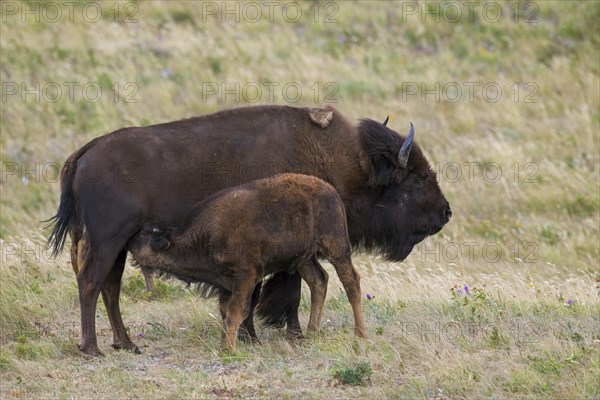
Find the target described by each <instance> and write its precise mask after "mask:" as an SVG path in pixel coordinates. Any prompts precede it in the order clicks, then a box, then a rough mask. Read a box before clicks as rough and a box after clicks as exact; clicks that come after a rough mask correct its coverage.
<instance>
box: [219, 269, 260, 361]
mask: <svg viewBox="0 0 600 400" xmlns="http://www.w3.org/2000/svg"><path fill="white" fill-rule="evenodd" d="M256 283H257V280H256V279H255V278H254V276H248V275H246V276H245V277H243V278H242V277H240V278H237V279H234V282H233V290H232V292H231V297H230V299H229V302H228V304H227V312H226V316H225V319H224V320H223V331H224V337H223V347H224V348H225V349H227V350H233V349H235V344H236V336H237V332H238V329H239V328H240V325H241V324H242V320H244V319H245V318H246V317H247V315H248V311H249V310H250V302H251V297H252V292H253V290H254V287H255V286H256Z"/></svg>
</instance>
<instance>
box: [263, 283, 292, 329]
mask: <svg viewBox="0 0 600 400" xmlns="http://www.w3.org/2000/svg"><path fill="white" fill-rule="evenodd" d="M301 285H302V279H301V277H300V274H299V273H297V272H296V273H295V274H293V275H290V274H288V273H287V272H278V273H276V274H273V275H271V276H270V277H269V278H268V280H267V281H266V282H265V283H263V286H262V290H261V294H260V300H259V301H258V307H257V309H256V312H257V313H258V316H259V317H260V319H261V320H262V322H263V323H264V324H265V325H266V326H271V327H276V328H283V327H284V326H285V323H286V322H287V321H288V320H289V319H290V318H291V317H292V316H293V315H294V314H295V313H297V312H298V305H299V303H300V291H301Z"/></svg>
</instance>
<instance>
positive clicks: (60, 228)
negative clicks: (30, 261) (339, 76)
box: [43, 139, 97, 257]
mask: <svg viewBox="0 0 600 400" xmlns="http://www.w3.org/2000/svg"><path fill="white" fill-rule="evenodd" d="M96 140H97V139H94V140H92V141H91V142H89V143H88V144H86V145H85V146H83V147H82V148H81V149H79V150H78V151H76V152H75V153H73V154H71V156H70V157H69V158H67V161H65V165H64V166H63V168H62V170H61V172H60V186H61V193H60V204H59V206H58V211H57V212H56V214H55V215H54V216H53V217H52V218H50V219H47V220H46V221H43V222H49V224H48V225H47V226H46V227H45V229H47V228H50V227H52V231H51V232H50V236H48V241H47V242H46V248H51V249H52V256H53V257H56V256H58V255H59V254H60V253H61V252H62V249H63V247H64V245H65V240H66V238H67V232H68V231H69V228H70V227H71V226H73V224H74V223H75V222H76V219H77V215H78V211H77V200H76V199H75V195H74V194H73V179H74V178H75V172H76V170H77V160H79V158H81V156H83V155H84V154H85V152H87V151H88V150H89V149H90V148H91V147H93V146H94V144H95V142H96Z"/></svg>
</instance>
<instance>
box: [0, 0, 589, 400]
mask: <svg viewBox="0 0 600 400" xmlns="http://www.w3.org/2000/svg"><path fill="white" fill-rule="evenodd" d="M217 3H219V4H220V2H217ZM14 4H16V5H17V6H18V7H24V5H23V3H19V2H17V3H14ZM99 4H100V5H101V7H102V8H103V9H102V10H103V14H102V18H101V19H100V20H99V21H97V22H94V23H91V22H86V21H85V19H83V18H82V17H81V7H80V6H75V14H74V20H73V21H72V22H71V21H69V20H68V13H67V9H63V18H62V20H61V21H60V22H57V23H49V22H44V21H43V20H42V22H41V23H39V24H36V23H35V22H34V17H33V16H28V17H27V19H26V22H24V23H23V22H22V21H21V15H20V14H16V15H8V14H7V15H4V14H3V15H2V16H1V18H0V20H1V21H2V22H0V38H1V42H0V50H1V62H2V65H1V68H0V78H1V80H2V83H3V87H2V95H3V96H4V95H6V98H5V99H4V98H3V99H2V102H1V103H0V106H1V115H0V117H1V118H0V132H1V135H0V149H1V150H0V155H1V158H2V171H1V172H2V176H1V178H2V180H1V181H0V191H1V198H0V245H1V249H0V250H1V254H0V255H1V257H2V258H1V264H0V328H1V331H0V345H1V346H0V397H2V398H42V397H44V398H49V397H52V398H71V397H74V398H88V397H93V398H133V397H137V398H198V397H200V398H206V397H211V398H212V397H224V398H241V397H243V398H247V397H264V398H273V397H282V398H289V399H295V398H398V397H400V398H453V399H454V398H531V399H534V398H535V399H538V398H597V397H598V396H600V388H599V386H598V383H597V382H598V379H597V378H598V376H600V363H599V362H598V360H599V359H600V326H599V325H598V315H600V302H599V298H598V290H599V286H598V285H599V283H598V280H599V279H600V272H599V271H598V266H599V265H600V248H599V245H598V242H599V241H598V238H599V228H598V227H599V225H600V223H599V222H600V220H599V217H600V212H599V208H600V192H599V187H598V183H599V182H600V169H599V168H598V166H599V165H600V154H599V145H600V141H599V124H600V122H599V121H600V120H599V113H598V110H599V109H600V98H599V94H598V87H599V86H600V79H599V74H600V65H599V62H598V59H599V50H598V48H599V47H598V46H599V45H600V32H599V29H598V24H597V20H598V18H599V16H600V3H598V2H596V1H587V2H560V1H552V2H541V1H540V2H535V5H536V6H537V7H538V9H537V12H536V17H537V20H538V22H537V23H524V22H523V21H522V18H523V17H524V15H525V14H523V12H524V11H527V10H524V9H523V8H521V14H519V15H520V18H521V19H520V20H519V22H514V21H513V19H512V17H510V16H511V14H510V12H511V10H510V9H509V7H511V6H514V2H509V3H504V2H499V4H502V7H503V15H504V16H505V17H503V18H501V19H500V21H498V22H496V23H491V22H489V21H486V19H485V18H484V17H483V15H482V12H481V11H482V5H479V6H478V7H477V8H476V9H475V10H476V11H475V15H474V21H473V22H470V21H469V20H468V18H467V15H468V14H466V13H467V12H468V10H467V9H466V8H465V9H463V18H461V19H460V21H458V22H457V23H448V22H445V21H444V18H443V17H444V14H443V12H441V11H439V10H438V11H436V9H435V7H436V4H439V5H440V6H443V5H444V4H450V3H438V2H425V3H423V4H424V5H423V8H424V9H425V8H429V9H430V11H431V14H428V15H427V21H425V22H423V21H421V17H422V15H421V14H416V15H405V14H403V12H402V3H397V2H377V3H374V2H339V3H337V4H336V5H334V4H333V3H330V2H319V4H318V6H319V7H320V13H319V15H318V18H317V22H315V16H314V11H311V9H310V8H309V7H311V6H312V5H313V3H311V2H299V4H300V6H301V7H302V9H303V16H304V17H303V18H301V19H300V20H299V21H298V22H296V23H290V22H288V21H286V20H285V19H284V18H283V16H282V14H281V12H280V11H276V12H275V15H274V18H273V21H272V22H270V21H268V19H266V18H263V19H262V20H260V21H258V22H256V23H248V22H243V20H242V22H240V23H235V22H232V20H229V21H226V22H225V23H223V22H222V21H221V14H220V13H216V14H215V15H207V14H206V10H205V9H203V5H202V3H200V2H186V3H182V4H177V3H173V2H169V3H164V2H163V3H161V4H158V3H155V2H134V3H119V7H120V14H119V18H117V20H115V18H114V16H113V15H112V14H111V13H113V12H114V9H110V8H109V7H110V6H112V5H113V3H99ZM519 4H520V6H521V7H524V5H525V4H526V3H524V2H520V3H519ZM132 5H133V7H134V8H135V9H136V10H137V11H136V12H135V15H134V16H133V17H134V18H135V19H137V20H138V22H136V23H126V22H124V19H125V17H126V16H127V15H129V14H128V12H130V11H131V10H132V8H125V7H132ZM241 6H242V5H241ZM241 6H240V7H241ZM231 7H233V3H231ZM277 10H279V9H277ZM312 10H314V9H312ZM248 11H250V10H248ZM529 11H531V9H529ZM263 12H264V13H265V17H267V15H266V12H267V10H266V9H264V10H263ZM290 12H291V10H290ZM331 12H334V15H329V14H330V13H331ZM328 15H329V16H330V17H333V18H334V19H335V20H337V22H331V23H324V22H323V21H324V19H325V18H326V17H327V16H328ZM436 15H439V17H440V18H441V21H440V22H435V20H434V18H435V16H436ZM403 17H406V18H405V20H403ZM36 82H39V84H40V87H41V88H42V89H43V88H44V87H47V86H48V85H49V84H51V83H52V82H55V83H57V84H58V85H59V87H61V88H62V90H63V93H62V96H60V98H59V99H58V100H57V101H56V102H51V101H48V96H51V95H52V93H54V92H52V90H50V89H51V88H50V89H48V92H47V93H46V92H44V90H41V92H40V93H39V96H40V101H35V98H34V95H33V94H28V95H26V96H25V97H24V99H23V98H22V92H21V85H22V84H23V85H25V89H33V88H35V84H36ZM66 82H77V83H78V84H79V86H75V91H74V97H73V98H72V99H70V98H69V96H68V87H67V86H65V83H66ZM236 82H239V84H240V88H243V87H244V86H245V85H251V84H256V85H258V86H259V87H260V88H261V89H262V93H261V97H259V98H258V100H257V101H256V102H253V101H254V92H241V93H240V96H239V97H240V100H239V103H235V102H234V101H233V96H231V95H229V96H228V97H226V98H225V100H226V101H225V102H221V101H220V100H221V99H223V98H224V94H223V93H221V91H220V90H219V93H218V94H216V95H207V94H206V93H204V92H203V84H207V83H211V84H213V83H214V84H216V85H217V86H218V87H219V89H220V85H221V84H225V85H226V86H227V88H231V87H233V86H234V85H235V83H236ZM269 82H275V83H278V84H279V86H274V88H275V89H274V92H273V95H274V98H273V99H270V98H269V92H268V86H266V85H268V83H269ZM436 82H439V84H440V87H443V86H444V85H446V84H449V83H453V82H456V83H457V84H458V86H459V87H460V88H461V89H462V90H463V93H462V97H461V98H460V100H459V101H456V102H451V101H448V99H447V97H450V96H452V95H455V94H456V92H453V91H452V90H450V91H448V92H447V93H440V97H441V100H440V101H439V102H438V101H436V99H435V94H428V93H427V90H430V89H431V88H435V85H436ZM467 82H475V83H477V86H475V89H474V92H473V99H472V101H471V100H469V97H468V94H469V93H468V91H467V90H468V87H467V86H466V85H465V83H467ZM91 83H94V84H97V85H98V87H99V88H100V90H101V93H102V96H101V98H100V99H98V101H90V99H89V98H87V99H86V98H85V97H84V94H83V93H82V88H83V86H85V85H86V84H91ZM289 83H294V84H297V85H298V86H299V87H300V88H301V89H302V96H301V97H300V99H299V101H298V102H297V103H294V104H296V105H302V106H320V105H322V104H323V103H328V102H330V100H336V101H337V102H336V103H332V104H333V105H335V107H337V108H338V109H339V110H340V111H342V112H343V113H344V114H345V115H346V116H347V117H348V118H350V119H352V120H356V119H358V118H362V117H370V118H374V119H376V120H383V119H384V118H385V116H387V115H390V116H391V119H390V123H389V126H390V127H392V128H393V129H396V130H398V131H399V132H400V133H404V132H405V130H406V127H407V126H408V122H409V121H412V122H413V123H414V124H415V128H416V132H417V133H416V135H417V136H416V140H417V142H418V143H419V144H420V145H421V147H422V148H423V149H424V151H425V153H426V155H427V157H428V158H429V159H430V161H431V162H432V163H435V166H436V170H438V178H439V180H440V186H441V188H442V190H443V191H444V193H445V195H446V197H447V198H448V200H449V201H450V203H451V205H452V209H453V213H454V216H453V219H452V221H451V222H450V224H449V225H448V226H447V227H445V228H444V230H443V231H442V232H441V233H440V234H438V235H436V236H434V237H431V238H428V239H427V240H426V241H425V242H424V243H422V244H421V246H419V248H418V249H416V250H415V251H414V252H413V254H411V255H410V256H409V257H408V258H407V259H406V260H405V261H404V262H402V263H388V262H386V261H385V260H383V259H381V257H378V256H373V255H371V256H366V255H356V256H355V257H354V262H355V264H356V266H357V268H358V269H359V271H360V272H361V277H362V279H361V285H362V289H363V294H366V293H369V294H370V296H371V300H367V299H366V298H365V299H364V300H363V310H364V317H365V321H366V324H367V329H368V332H369V338H367V339H366V340H358V339H356V338H354V335H353V319H352V316H351V312H350V306H349V304H348V301H347V299H346V296H345V295H344V294H343V292H342V291H341V289H340V284H339V282H338V280H337V278H336V277H335V273H334V271H333V269H332V268H331V266H328V265H327V266H326V268H327V270H328V272H329V274H330V276H331V279H330V281H331V283H330V287H329V295H328V297H327V301H326V307H325V311H324V315H323V323H322V330H321V332H320V333H319V334H316V335H312V336H310V337H308V338H307V339H305V340H302V341H300V342H298V343H288V342H287V341H286V340H285V332H283V331H280V330H273V329H267V328H264V327H260V326H259V336H260V338H261V341H262V343H263V344H262V346H250V345H246V344H241V345H240V347H239V348H238V350H237V352H236V353H234V354H226V353H223V352H221V350H220V343H219V338H220V315H219V312H218V309H217V306H216V304H215V302H214V301H211V300H202V299H199V298H198V297H197V296H196V295H195V292H194V291H193V290H189V289H188V288H186V287H185V285H182V284H180V283H177V282H174V281H162V280H159V279H157V280H156V286H157V291H156V293H154V294H149V293H147V292H146V291H145V290H144V281H143V278H142V277H141V276H140V275H139V272H138V271H137V270H135V269H133V268H129V267H128V268H126V272H125V275H124V278H123V290H122V296H121V310H122V313H123V319H124V321H125V324H126V325H127V327H128V329H129V333H130V335H131V336H132V338H133V340H134V341H135V342H136V343H137V344H138V345H139V346H140V348H141V349H142V351H143V354H141V355H134V354H130V353H126V352H117V351H114V350H112V349H111V348H110V347H109V344H110V343H111V341H112V333H111V332H110V325H109V321H108V316H107V314H106V310H105V308H104V305H103V304H102V302H100V303H99V306H98V311H97V325H98V336H99V345H100V348H101V349H102V350H103V351H104V352H105V353H106V357H104V358H99V359H89V358H87V357H84V356H82V355H81V354H80V352H79V351H78V349H77V347H76V344H77V343H78V341H79V335H80V332H79V303H78V298H77V286H76V282H75V279H74V276H73V271H72V268H71V266H70V265H69V261H68V257H67V255H66V254H63V255H62V256H61V257H59V258H58V259H56V260H54V259H52V258H51V257H49V255H48V254H47V253H46V252H45V250H44V247H43V245H44V242H45V236H46V235H47V231H43V230H42V227H43V226H44V224H43V223H42V222H41V221H43V220H45V219H47V218H48V217H50V216H51V215H53V214H54V212H55V211H56V207H57V205H58V200H59V184H58V182H57V181H56V179H55V174H53V171H54V170H55V167H56V166H59V167H60V166H61V165H62V163H63V162H64V160H65V159H66V157H67V156H68V155H69V154H71V153H72V152H73V151H75V150H76V149H78V148H79V147H80V146H82V145H84V144H85V143H87V142H88V141H89V140H91V139H92V138H94V137H97V136H100V135H103V134H105V133H108V132H110V131H113V130H115V129H118V128H121V127H124V126H132V125H147V124H153V123H159V122H165V121H169V120H175V119H179V118H186V117H190V116H194V115H200V114H205V113H210V112H214V111H216V110H219V109H222V108H226V107H235V106H246V105H251V104H256V103H259V104H264V103H277V104H289V103H286V99H285V97H284V94H283V93H282V90H281V89H282V87H283V86H284V85H286V84H289ZM487 83H497V85H499V87H500V88H501V89H502V96H501V98H500V99H499V100H498V101H497V102H491V101H489V100H486V98H485V93H484V92H483V91H482V88H483V86H484V85H486V84H487ZM6 84H15V85H16V86H17V88H18V90H19V92H18V93H17V94H15V95H9V94H8V92H7V90H6V89H7V86H6ZM526 84H529V86H525V85H526ZM421 85H424V86H423V87H422V86H421ZM204 87H206V86H205V85H204ZM413 88H416V92H413V90H412V89H413ZM90 94H92V92H90ZM290 94H291V93H290ZM327 96H329V97H327ZM422 98H424V100H425V101H424V102H423V101H422ZM526 100H537V102H527V101H526ZM489 165H495V166H497V167H498V171H499V172H500V176H499V177H498V179H496V177H495V175H493V174H492V173H493V172H494V171H493V170H491V169H489V168H490V167H489ZM456 166H458V168H459V170H458V171H459V172H460V176H459V177H458V178H457V175H456V172H457V171H456ZM486 166H487V167H486ZM53 168H54V170H53ZM486 174H487V175H486ZM53 178H54V179H53ZM486 246H487V247H486ZM484 249H487V250H489V251H490V252H489V253H486V252H485V251H484ZM457 251H458V252H459V253H458V256H457V253H456V252H457ZM496 252H498V253H496ZM65 253H68V251H67V252H65ZM464 285H467V286H468V287H469V289H470V290H469V293H468V294H467V293H465V290H464ZM459 290H462V291H461V292H459ZM309 308H310V296H309V293H308V291H307V290H306V288H304V292H303V299H302V303H301V308H300V310H301V315H300V317H301V320H302V322H303V325H304V326H305V325H306V322H307V319H308V313H309Z"/></svg>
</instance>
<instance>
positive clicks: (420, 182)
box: [416, 174, 429, 187]
mask: <svg viewBox="0 0 600 400" xmlns="http://www.w3.org/2000/svg"><path fill="white" fill-rule="evenodd" d="M428 178H429V175H427V174H418V175H417V178H416V183H417V187H423V186H425V182H427V179H428Z"/></svg>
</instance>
